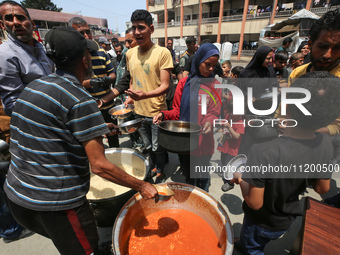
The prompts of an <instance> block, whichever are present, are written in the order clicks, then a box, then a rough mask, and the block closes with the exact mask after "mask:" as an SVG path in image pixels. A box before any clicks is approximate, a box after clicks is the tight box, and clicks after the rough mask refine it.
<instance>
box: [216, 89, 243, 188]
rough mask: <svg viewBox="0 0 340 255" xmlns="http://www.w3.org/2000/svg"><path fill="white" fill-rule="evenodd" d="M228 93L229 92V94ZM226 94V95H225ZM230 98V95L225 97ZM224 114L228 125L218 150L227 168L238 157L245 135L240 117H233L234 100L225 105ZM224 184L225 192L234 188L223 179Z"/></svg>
mask: <svg viewBox="0 0 340 255" xmlns="http://www.w3.org/2000/svg"><path fill="white" fill-rule="evenodd" d="M227 93H228V92H227ZM223 94H224V93H223ZM223 97H228V95H225V94H224V95H223ZM222 110H223V113H222V114H224V116H225V119H226V120H227V121H228V123H226V124H224V125H223V128H222V130H223V131H222V137H221V138H220V139H219V141H218V142H219V143H218V146H217V150H219V151H220V152H221V164H222V167H223V166H226V165H227V164H228V162H229V161H230V160H231V159H232V158H233V157H235V156H237V155H238V148H239V146H240V143H241V138H242V135H243V134H244V129H245V127H244V122H243V120H242V118H241V116H239V115H233V100H232V98H230V95H229V100H228V101H227V102H226V103H224V105H223V109H222ZM223 182H224V184H223V185H222V187H221V189H222V190H223V191H224V192H227V191H228V190H231V189H233V188H234V183H231V182H230V181H229V180H226V179H225V178H223Z"/></svg>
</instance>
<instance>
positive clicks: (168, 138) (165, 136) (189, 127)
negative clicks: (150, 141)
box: [158, 120, 201, 153]
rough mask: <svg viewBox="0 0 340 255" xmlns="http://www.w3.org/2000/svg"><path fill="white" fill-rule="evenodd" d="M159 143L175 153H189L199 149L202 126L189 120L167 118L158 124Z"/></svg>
mask: <svg viewBox="0 0 340 255" xmlns="http://www.w3.org/2000/svg"><path fill="white" fill-rule="evenodd" d="M158 127H159V136H158V143H159V145H161V146H162V147H163V148H164V149H165V150H167V151H170V152H173V153H189V152H190V151H193V150H195V149H197V147H198V139H199V135H200V133H201V126H199V125H197V124H195V123H191V122H188V121H181V120H166V121H162V122H161V123H159V124H158Z"/></svg>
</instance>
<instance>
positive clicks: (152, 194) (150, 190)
mask: <svg viewBox="0 0 340 255" xmlns="http://www.w3.org/2000/svg"><path fill="white" fill-rule="evenodd" d="M138 191H139V193H140V194H141V195H142V197H143V198H144V199H151V198H155V202H156V203H157V202H158V192H157V190H156V188H155V187H154V186H152V185H151V184H150V183H148V182H144V181H143V184H142V185H141V186H140V189H139V190H138Z"/></svg>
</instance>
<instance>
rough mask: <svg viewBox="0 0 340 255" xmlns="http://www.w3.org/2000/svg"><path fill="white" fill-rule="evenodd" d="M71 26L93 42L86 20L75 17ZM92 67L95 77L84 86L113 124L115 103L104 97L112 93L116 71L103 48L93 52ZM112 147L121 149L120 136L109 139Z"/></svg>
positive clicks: (108, 120) (107, 120) (84, 83)
mask: <svg viewBox="0 0 340 255" xmlns="http://www.w3.org/2000/svg"><path fill="white" fill-rule="evenodd" d="M69 26H70V27H73V28H74V29H76V30H77V31H78V32H80V33H81V34H82V35H83V36H84V37H85V38H86V39H90V40H92V33H91V29H90V28H89V26H88V24H87V22H86V20H84V19H83V18H80V17H73V18H72V19H70V21H69ZM91 57H92V67H93V73H94V75H93V76H92V77H90V78H91V79H85V80H84V82H83V86H84V87H85V88H86V89H87V90H88V91H89V92H90V94H91V95H92V96H93V97H94V98H97V99H98V100H97V102H98V106H99V107H100V111H101V113H102V114H103V117H104V120H105V121H106V122H112V119H111V116H110V114H109V113H108V110H109V109H110V108H112V107H113V106H114V101H113V100H109V101H105V99H103V97H104V96H105V95H107V94H108V93H110V91H111V89H112V88H111V86H112V84H114V83H115V80H116V75H115V69H114V67H113V65H112V62H111V60H110V57H109V55H108V54H107V53H106V52H105V50H104V49H103V48H99V50H97V51H91ZM108 143H109V146H110V147H119V140H118V135H114V136H110V137H108Z"/></svg>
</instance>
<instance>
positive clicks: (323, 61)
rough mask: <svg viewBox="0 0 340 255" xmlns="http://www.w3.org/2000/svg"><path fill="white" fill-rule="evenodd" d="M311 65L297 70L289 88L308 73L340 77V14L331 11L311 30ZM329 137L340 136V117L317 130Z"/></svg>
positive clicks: (309, 44) (316, 22) (291, 76)
mask: <svg viewBox="0 0 340 255" xmlns="http://www.w3.org/2000/svg"><path fill="white" fill-rule="evenodd" d="M308 46H309V49H310V50H311V52H310V57H311V63H308V64H306V65H302V66H300V67H297V68H295V69H294V70H293V71H292V73H291V74H290V76H289V80H288V86H290V85H291V84H292V82H293V81H294V80H295V79H296V78H298V77H300V76H302V75H304V74H305V73H308V72H314V71H328V72H329V73H331V74H333V75H335V76H337V77H340V12H339V9H337V10H335V11H329V12H327V13H326V14H324V15H323V16H322V17H321V18H320V19H318V20H316V21H315V22H314V24H313V25H312V27H311V30H310V39H309V41H308ZM278 116H279V112H278ZM317 131H318V132H321V133H326V134H329V135H332V136H334V135H339V134H340V117H338V118H337V119H336V120H335V121H334V122H332V123H331V124H330V125H328V126H327V127H323V128H320V129H318V130H317Z"/></svg>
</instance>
